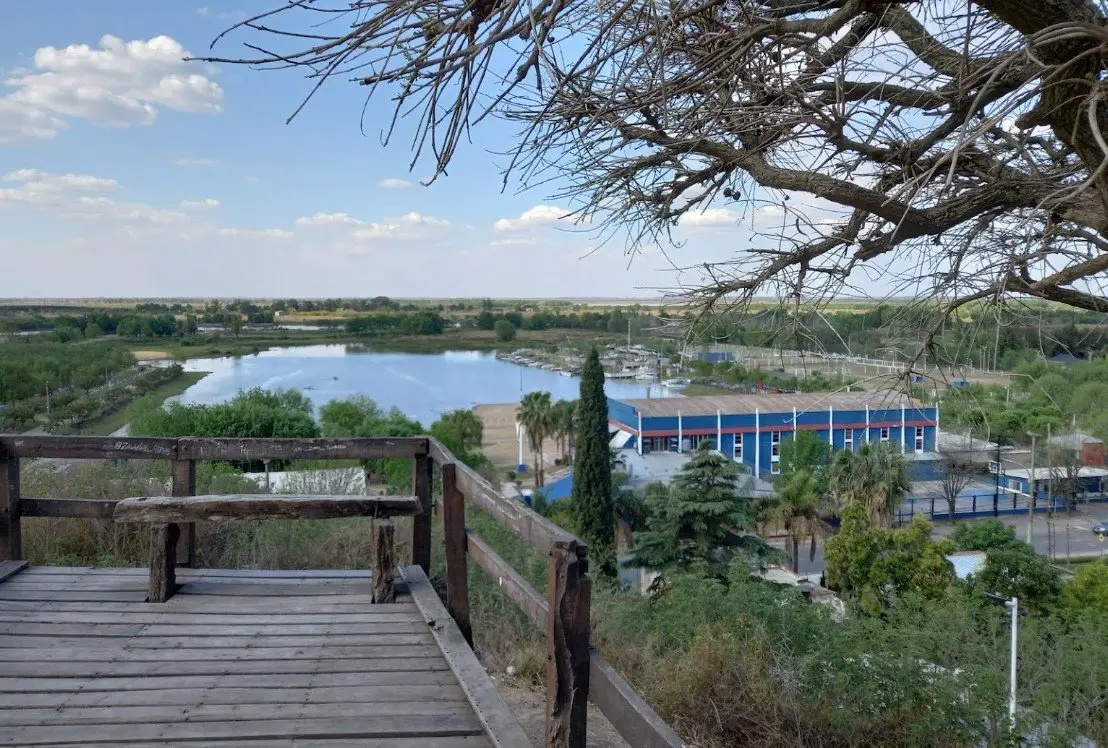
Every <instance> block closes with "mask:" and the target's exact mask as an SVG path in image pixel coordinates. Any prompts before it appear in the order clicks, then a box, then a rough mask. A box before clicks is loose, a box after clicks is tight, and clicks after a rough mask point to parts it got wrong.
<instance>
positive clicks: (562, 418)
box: [551, 400, 577, 463]
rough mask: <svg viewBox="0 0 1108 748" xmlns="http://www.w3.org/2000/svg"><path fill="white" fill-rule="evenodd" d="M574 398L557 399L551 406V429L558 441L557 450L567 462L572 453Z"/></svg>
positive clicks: (575, 404)
mask: <svg viewBox="0 0 1108 748" xmlns="http://www.w3.org/2000/svg"><path fill="white" fill-rule="evenodd" d="M576 408H577V402H576V401H575V400H559V401H558V402H556V403H554V405H553V406H552V408H551V429H552V432H553V435H554V437H555V439H557V442H558V451H559V453H560V454H561V456H562V460H563V461H565V462H567V463H568V458H570V457H571V456H572V454H573V426H574V412H575V410H576Z"/></svg>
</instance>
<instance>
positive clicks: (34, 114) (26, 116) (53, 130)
mask: <svg viewBox="0 0 1108 748" xmlns="http://www.w3.org/2000/svg"><path fill="white" fill-rule="evenodd" d="M62 127H65V123H64V122H63V121H62V120H60V119H58V118H57V117H53V116H51V115H49V114H47V113H46V112H43V111H42V110H40V109H36V108H34V107H33V106H28V105H27V104H23V103H22V102H19V101H11V100H10V99H0V145H9V144H11V143H18V142H20V141H23V140H30V139H34V138H52V137H54V136H55V135H57V134H58V130H59V129H61V128H62Z"/></svg>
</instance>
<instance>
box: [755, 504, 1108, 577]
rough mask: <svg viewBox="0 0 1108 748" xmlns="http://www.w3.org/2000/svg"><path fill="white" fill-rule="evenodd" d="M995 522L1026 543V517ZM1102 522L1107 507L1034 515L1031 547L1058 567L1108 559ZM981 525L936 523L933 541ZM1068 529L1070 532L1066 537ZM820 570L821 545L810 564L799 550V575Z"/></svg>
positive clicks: (805, 551) (781, 544) (805, 552)
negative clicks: (1098, 530)
mask: <svg viewBox="0 0 1108 748" xmlns="http://www.w3.org/2000/svg"><path fill="white" fill-rule="evenodd" d="M998 519H1000V521H1001V522H1004V523H1005V524H1007V525H1011V526H1012V527H1014V528H1016V537H1017V538H1018V539H1020V540H1026V539H1027V516H1026V515H1018V516H1001V517H999V518H998ZM1101 520H1108V503H1100V504H1089V505H1088V506H1087V508H1083V509H1081V510H1079V511H1076V512H1073V513H1072V514H1064V513H1058V514H1055V515H1054V519H1053V520H1049V519H1048V518H1047V516H1046V515H1044V514H1039V515H1036V516H1035V523H1034V525H1033V527H1032V539H1031V545H1032V546H1033V547H1034V548H1035V551H1036V552H1037V553H1041V554H1043V555H1048V554H1049V555H1051V557H1052V558H1054V559H1055V560H1056V561H1058V562H1060V563H1064V562H1065V561H1066V558H1067V557H1068V556H1090V555H1102V556H1108V539H1106V540H1105V541H1104V542H1101V541H1100V539H1099V538H1097V536H1096V535H1094V534H1093V532H1092V526H1093V525H1094V524H1096V523H1097V522H1099V521H1101ZM982 521H984V520H981V519H963V520H958V522H957V523H951V522H937V523H935V533H934V537H936V538H939V537H945V536H947V535H950V533H952V532H954V528H955V527H957V526H958V525H961V524H964V523H967V522H982ZM1048 522H1052V523H1053V525H1054V527H1053V530H1054V547H1053V551H1051V542H1050V528H1049V526H1048ZM1067 527H1068V528H1069V531H1068V534H1067ZM1067 535H1068V537H1067ZM773 544H774V545H776V546H777V547H779V548H784V547H785V545H784V542H783V541H774V543H773ZM823 566H824V560H823V544H822V543H821V544H820V546H819V547H818V548H817V549H816V557H815V560H813V561H809V560H808V546H807V545H806V544H802V546H801V549H800V571H801V573H804V574H810V575H813V576H819V574H820V573H822V571H823Z"/></svg>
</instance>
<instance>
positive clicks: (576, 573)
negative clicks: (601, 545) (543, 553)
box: [546, 540, 592, 748]
mask: <svg viewBox="0 0 1108 748" xmlns="http://www.w3.org/2000/svg"><path fill="white" fill-rule="evenodd" d="M547 591H548V603H549V606H550V607H549V608H548V610H547V625H546V645H547V663H546V744H547V746H550V747H551V748H555V747H556V748H585V728H586V717H587V711H586V709H587V705H588V700H589V633H590V627H591V623H590V620H589V606H590V603H591V599H592V582H591V581H590V580H589V578H588V557H587V549H586V548H585V546H584V545H583V544H581V543H580V542H578V541H577V540H558V541H555V543H554V547H553V548H551V549H550V556H549V561H548V564H547Z"/></svg>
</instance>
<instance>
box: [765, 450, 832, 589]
mask: <svg viewBox="0 0 1108 748" xmlns="http://www.w3.org/2000/svg"><path fill="white" fill-rule="evenodd" d="M774 492H775V493H776V499H777V501H776V504H775V506H774V507H773V514H774V518H775V519H776V520H777V521H778V522H780V523H781V525H782V526H783V527H784V528H785V531H786V532H787V533H788V534H789V539H790V540H791V541H792V548H791V549H790V554H789V556H790V558H791V559H792V566H793V571H794V572H796V573H799V572H800V544H801V542H803V540H804V538H810V539H811V550H810V551H809V553H808V560H809V561H812V560H815V557H816V541H817V539H818V538H821V537H827V536H828V535H830V534H831V532H832V530H831V526H830V525H828V524H827V523H826V522H824V521H823V519H822V518H821V517H820V511H821V510H822V509H823V507H824V504H825V503H826V502H825V497H824V495H823V493H822V492H821V490H820V478H819V476H818V475H817V474H816V473H814V472H813V471H811V470H808V469H806V468H800V469H798V470H794V471H793V472H792V473H790V474H788V475H787V476H783V477H782V478H780V479H778V481H777V485H776V486H775V487H774Z"/></svg>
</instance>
